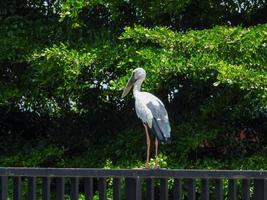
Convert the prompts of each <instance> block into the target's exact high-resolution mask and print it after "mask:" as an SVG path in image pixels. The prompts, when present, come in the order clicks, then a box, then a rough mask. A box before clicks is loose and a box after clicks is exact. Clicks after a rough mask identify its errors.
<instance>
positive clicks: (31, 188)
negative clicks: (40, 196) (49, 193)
mask: <svg viewBox="0 0 267 200" xmlns="http://www.w3.org/2000/svg"><path fill="white" fill-rule="evenodd" d="M35 179H36V178H35V177H28V199H29V200H36V184H35V181H36V180H35Z"/></svg>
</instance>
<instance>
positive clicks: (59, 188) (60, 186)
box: [56, 177, 65, 200]
mask: <svg viewBox="0 0 267 200" xmlns="http://www.w3.org/2000/svg"><path fill="white" fill-rule="evenodd" d="M64 194H65V184H64V178H63V177H58V178H56V200H64Z"/></svg>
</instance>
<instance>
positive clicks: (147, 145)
mask: <svg viewBox="0 0 267 200" xmlns="http://www.w3.org/2000/svg"><path fill="white" fill-rule="evenodd" d="M144 127H145V130H146V148H147V149H146V168H147V169H149V168H150V166H149V159H150V158H149V154H150V137H149V132H148V128H147V125H145V124H144Z"/></svg>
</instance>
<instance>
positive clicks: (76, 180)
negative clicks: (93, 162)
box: [70, 177, 79, 200]
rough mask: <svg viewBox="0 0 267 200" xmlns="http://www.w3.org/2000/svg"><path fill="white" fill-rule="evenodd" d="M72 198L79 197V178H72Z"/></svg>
mask: <svg viewBox="0 0 267 200" xmlns="http://www.w3.org/2000/svg"><path fill="white" fill-rule="evenodd" d="M70 198H71V200H78V198H79V178H78V177H73V178H71V179H70Z"/></svg>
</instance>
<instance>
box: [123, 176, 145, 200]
mask: <svg viewBox="0 0 267 200" xmlns="http://www.w3.org/2000/svg"><path fill="white" fill-rule="evenodd" d="M125 196H126V199H127V200H141V199H142V192H141V181H140V178H139V177H137V178H125Z"/></svg>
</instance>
